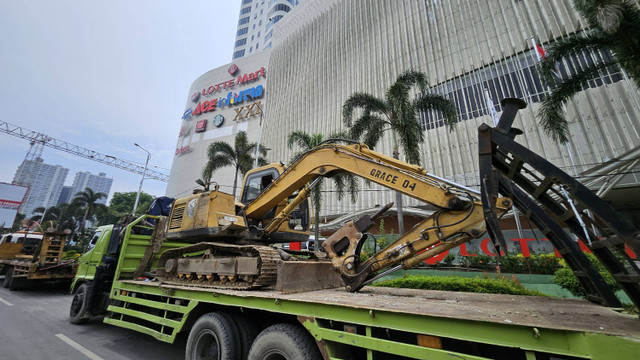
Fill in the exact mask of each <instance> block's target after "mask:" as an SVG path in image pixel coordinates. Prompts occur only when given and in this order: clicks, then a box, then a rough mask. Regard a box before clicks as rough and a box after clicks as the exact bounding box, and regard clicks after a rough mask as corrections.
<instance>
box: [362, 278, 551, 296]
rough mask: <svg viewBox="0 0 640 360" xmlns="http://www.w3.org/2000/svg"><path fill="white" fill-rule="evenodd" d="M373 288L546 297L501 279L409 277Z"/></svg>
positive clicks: (386, 282)
mask: <svg viewBox="0 0 640 360" xmlns="http://www.w3.org/2000/svg"><path fill="white" fill-rule="evenodd" d="M374 286H383V287H395V288H408V289H425V290H443V291H461V292H474V293H490V294H510V295H533V296H547V295H545V294H543V293H541V292H539V291H534V290H528V289H526V288H525V287H524V286H522V284H520V283H519V282H517V281H513V280H509V279H506V278H503V277H498V278H497V279H483V278H473V279H471V278H460V277H453V276H422V275H410V276H404V277H402V278H398V279H395V280H388V281H381V282H378V283H375V284H374Z"/></svg>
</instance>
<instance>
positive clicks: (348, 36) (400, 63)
mask: <svg viewBox="0 0 640 360" xmlns="http://www.w3.org/2000/svg"><path fill="white" fill-rule="evenodd" d="M585 26H586V24H585V22H584V21H583V20H582V19H581V18H580V17H579V16H578V15H577V13H576V12H575V11H574V10H573V9H572V8H571V5H570V2H568V1H564V0H549V1H516V0H513V1H498V0H489V1H485V0H449V1H439V0H421V1H418V0H411V1H395V0H360V1H338V0H331V1H330V0H322V1H320V0H306V1H304V2H300V4H299V5H298V6H296V7H295V8H293V9H291V11H290V12H288V13H287V16H286V17H284V18H282V19H281V20H280V21H279V22H278V23H277V24H274V25H273V27H272V28H273V35H272V38H271V41H272V47H271V48H270V49H268V50H263V51H260V52H257V53H254V54H252V55H249V56H245V57H243V58H239V59H236V60H234V61H233V63H231V64H226V65H223V66H221V67H219V68H216V69H214V70H211V71H209V72H207V73H205V74H203V75H202V76H201V77H199V78H198V79H196V80H195V82H194V83H193V86H192V87H191V89H190V91H189V94H188V97H187V101H186V106H185V113H184V114H183V116H182V119H176V121H181V123H182V129H181V131H180V134H179V136H178V141H177V145H176V154H175V158H174V161H173V165H172V169H171V176H170V179H169V185H168V187H167V195H168V196H184V195H187V194H189V193H191V191H192V189H194V188H195V187H197V185H196V184H195V182H194V180H195V179H197V178H199V177H200V173H201V170H202V167H203V166H204V164H205V162H206V159H207V155H206V149H207V147H208V145H209V144H210V143H212V142H214V141H227V142H229V143H230V144H233V140H234V137H235V135H236V134H237V132H238V131H242V130H244V131H247V133H248V135H249V139H250V141H253V142H255V141H257V140H258V138H259V137H260V136H261V143H262V144H263V145H264V146H266V147H267V148H269V149H270V150H269V152H268V160H269V161H273V162H276V161H282V162H284V163H287V162H288V161H289V160H290V158H291V156H292V154H293V153H294V152H296V151H298V150H299V149H293V150H292V149H289V148H288V147H287V144H286V137H287V135H288V134H289V133H291V132H292V131H305V132H307V133H309V134H313V133H322V134H324V135H328V134H330V133H332V132H335V131H338V130H344V129H345V128H344V125H343V121H342V116H341V110H342V105H343V103H344V101H345V100H346V99H347V98H348V97H349V95H350V94H352V93H354V92H366V93H370V94H372V95H374V96H377V97H380V98H383V97H384V93H385V90H386V89H387V88H388V87H389V86H390V85H391V84H392V83H393V82H394V80H395V78H396V77H397V75H399V74H400V73H402V72H404V71H405V70H407V69H417V70H420V71H423V72H425V73H426V74H427V75H428V77H429V82H430V85H431V88H430V91H431V92H433V93H438V94H442V95H444V96H447V97H448V98H450V99H451V100H453V101H454V102H455V104H456V106H457V109H458V112H459V122H458V124H457V125H456V127H455V129H454V131H451V132H450V131H449V130H448V129H447V128H446V127H445V126H443V121H442V118H441V116H440V114H437V113H425V114H422V115H421V118H420V121H421V122H422V125H423V129H424V132H425V139H426V140H425V142H424V144H422V145H421V146H420V150H421V154H422V159H421V165H422V166H423V167H424V168H425V169H426V170H427V171H428V172H429V173H432V174H434V175H437V176H440V177H443V178H446V179H449V180H452V181H455V182H457V183H459V184H461V185H464V186H467V187H471V188H475V189H478V188H479V183H480V182H479V177H478V171H479V169H478V140H477V129H478V126H480V124H482V123H489V124H492V123H493V120H492V117H491V115H490V104H489V103H488V101H487V96H486V93H487V92H488V94H489V98H490V99H491V101H492V102H493V104H495V108H496V110H497V111H498V113H500V111H501V108H500V105H499V103H500V100H502V99H504V98H507V97H517V98H521V99H523V100H525V101H526V102H527V104H528V106H527V107H526V108H525V109H523V110H521V111H520V112H519V114H518V116H517V118H516V121H515V123H514V126H515V127H517V128H519V129H522V130H523V131H524V135H522V136H519V137H518V138H517V140H518V141H519V142H520V143H522V144H523V145H525V146H526V147H528V148H530V149H531V150H533V151H534V152H536V153H538V154H540V155H541V156H543V157H545V158H546V159H548V160H550V161H551V162H552V163H554V164H555V165H556V166H559V167H560V168H562V169H564V170H565V171H566V172H567V173H569V174H571V175H577V176H578V177H579V178H580V177H581V176H587V175H588V176H590V178H593V179H596V176H600V175H608V174H610V173H611V172H612V171H621V170H620V168H619V165H621V164H626V163H625V162H624V161H623V160H624V159H628V158H634V157H635V158H637V157H638V154H637V153H638V152H639V150H638V147H639V146H640V93H639V91H638V88H637V87H636V86H635V85H634V84H633V83H632V82H631V81H630V80H629V79H628V78H627V76H626V75H625V74H624V73H621V72H620V71H619V70H612V71H609V72H606V73H603V74H602V76H601V77H600V78H598V79H596V80H593V81H590V82H589V83H588V86H586V87H585V88H584V90H583V91H582V92H581V93H579V94H578V95H577V96H575V97H573V98H572V99H571V100H570V101H569V102H568V104H567V106H566V116H567V119H568V120H569V123H570V125H569V128H570V142H569V143H568V145H564V144H559V143H556V142H554V141H553V140H552V139H551V138H550V137H549V136H548V135H546V134H545V133H544V131H543V130H542V128H541V127H540V126H539V125H538V123H537V120H536V116H535V114H536V112H537V110H538V109H539V108H540V101H541V99H542V98H543V97H544V96H545V93H546V92H547V91H548V89H547V88H546V87H545V86H544V85H543V84H542V83H541V81H540V79H539V76H538V73H537V70H536V64H537V62H538V61H540V60H539V57H538V55H537V52H536V51H535V50H534V42H535V43H538V44H541V45H542V46H543V47H545V46H548V44H549V43H552V42H553V41H554V40H556V39H559V38H563V37H566V36H569V35H572V34H576V33H577V34H580V33H583V32H584V31H585ZM610 56H611V54H610V53H606V52H585V53H584V54H582V55H581V56H579V57H575V58H572V59H568V60H566V61H564V62H563V63H562V64H558V71H559V72H560V74H561V75H564V76H566V75H567V74H571V73H574V72H575V71H577V70H578V69H580V68H582V67H584V66H587V65H588V64H592V63H594V62H595V63H597V62H601V61H603V59H607V58H609V57H610ZM247 94H253V95H255V96H253V97H249V96H246V95H247ZM261 117H262V119H263V120H264V121H263V126H260V123H261ZM375 150H376V151H378V152H381V153H383V154H387V155H391V152H392V151H391V136H389V135H388V134H386V135H385V136H384V137H383V139H382V141H381V142H380V143H379V144H378V145H377V147H376V148H375ZM401 157H402V154H401ZM612 169H613V170H612ZM615 169H617V170H615ZM623 170H624V171H622V172H623V173H624V174H625V176H624V177H623V178H622V180H621V181H620V182H618V183H617V185H616V188H615V189H614V190H613V191H611V192H609V193H608V194H607V195H606V196H605V198H606V199H607V200H609V201H611V202H612V203H614V206H615V207H617V208H618V209H620V210H623V211H626V212H627V213H629V214H630V216H632V217H635V220H636V223H638V221H637V220H638V219H640V215H638V208H639V206H638V205H639V204H638V203H639V202H640V199H639V198H640V196H638V195H639V194H640V191H638V190H639V188H638V185H639V184H640V176H639V175H638V173H637V171H634V170H637V167H636V168H635V169H634V168H626V169H623ZM213 179H214V180H216V181H217V182H218V183H219V184H220V185H221V190H223V191H227V192H231V185H232V184H233V170H232V169H230V168H229V169H224V170H221V171H219V172H218V173H216V174H214V177H213ZM239 181H240V180H239ZM592 182H593V184H592V185H591V187H592V188H594V189H597V188H598V186H599V185H600V184H601V183H602V182H601V183H598V182H597V181H595V180H594V181H592ZM326 184H327V187H326V188H325V190H326V192H327V196H325V201H324V203H323V207H322V213H321V215H322V216H323V217H326V218H327V219H328V218H333V217H336V216H340V215H341V214H346V213H354V212H357V211H360V210H363V209H367V208H371V207H374V206H376V205H381V204H386V203H389V202H391V201H394V198H395V196H394V194H393V193H392V192H391V191H389V190H387V189H385V188H381V187H378V186H376V185H371V186H366V185H362V187H361V191H360V193H359V196H358V201H357V202H355V203H351V202H350V201H348V200H346V201H345V200H343V201H342V202H339V201H338V200H337V197H336V196H335V195H334V194H333V193H332V192H331V191H332V189H331V187H330V186H329V184H330V182H327V183H326ZM405 205H407V206H410V207H411V206H414V207H420V206H422V205H424V204H419V203H417V202H416V201H414V200H412V199H410V198H406V199H405Z"/></svg>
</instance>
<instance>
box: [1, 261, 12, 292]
mask: <svg viewBox="0 0 640 360" xmlns="http://www.w3.org/2000/svg"><path fill="white" fill-rule="evenodd" d="M12 277H13V267H11V266H7V267H6V268H5V270H4V282H3V283H2V287H3V288H5V289H6V288H8V287H9V282H10V281H11V278H12Z"/></svg>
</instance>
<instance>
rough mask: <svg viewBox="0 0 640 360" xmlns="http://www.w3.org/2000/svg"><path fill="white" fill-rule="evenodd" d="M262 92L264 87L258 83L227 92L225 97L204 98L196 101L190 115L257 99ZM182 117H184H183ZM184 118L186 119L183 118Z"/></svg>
mask: <svg viewBox="0 0 640 360" xmlns="http://www.w3.org/2000/svg"><path fill="white" fill-rule="evenodd" d="M263 94H264V87H263V86H262V85H258V86H256V87H253V88H251V89H247V90H242V91H240V92H239V93H237V94H236V93H233V92H231V91H230V92H229V93H228V94H227V96H226V97H221V98H217V99H213V100H205V101H201V102H199V103H198V105H197V106H196V109H195V110H193V113H192V114H191V115H193V116H196V115H200V114H204V113H207V112H210V111H214V110H216V109H217V108H218V107H223V106H231V105H239V104H242V103H243V102H245V101H247V100H253V99H259V98H261V97H262V95H263ZM183 119H184V117H183ZM185 120H186V119H185Z"/></svg>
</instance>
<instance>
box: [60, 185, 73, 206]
mask: <svg viewBox="0 0 640 360" xmlns="http://www.w3.org/2000/svg"><path fill="white" fill-rule="evenodd" d="M71 190H72V188H71V186H63V187H62V191H60V197H58V203H57V205H59V204H69V203H70V202H71Z"/></svg>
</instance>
